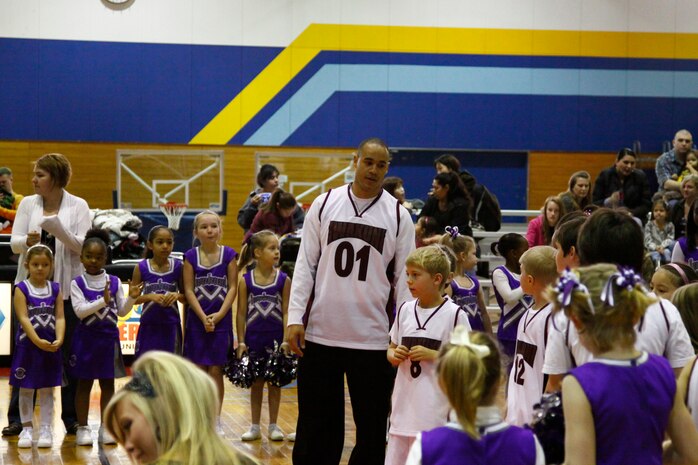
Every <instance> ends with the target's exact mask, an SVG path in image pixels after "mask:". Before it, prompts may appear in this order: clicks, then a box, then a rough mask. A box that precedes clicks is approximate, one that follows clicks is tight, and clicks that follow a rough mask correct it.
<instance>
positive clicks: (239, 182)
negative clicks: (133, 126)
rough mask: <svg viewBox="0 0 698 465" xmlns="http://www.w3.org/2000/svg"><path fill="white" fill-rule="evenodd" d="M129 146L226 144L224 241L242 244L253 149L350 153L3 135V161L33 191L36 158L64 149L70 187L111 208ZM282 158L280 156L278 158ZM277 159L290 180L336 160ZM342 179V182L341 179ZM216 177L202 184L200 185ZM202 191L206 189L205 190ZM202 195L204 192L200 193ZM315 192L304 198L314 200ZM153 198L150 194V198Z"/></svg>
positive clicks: (22, 187) (17, 183) (17, 182)
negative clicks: (119, 154) (120, 156)
mask: <svg viewBox="0 0 698 465" xmlns="http://www.w3.org/2000/svg"><path fill="white" fill-rule="evenodd" d="M119 149H128V150H137V149H138V150H140V149H144V150H152V149H157V150H211V149H216V150H223V152H224V162H223V165H224V171H223V179H224V187H225V189H227V190H228V213H227V216H226V217H225V218H223V221H224V230H225V235H224V236H223V243H224V244H226V245H229V246H231V247H234V248H235V249H239V248H240V247H239V246H240V243H241V242H242V236H243V234H242V230H241V229H240V227H239V226H238V225H237V211H238V209H239V208H240V206H242V204H243V202H244V201H245V199H246V198H247V195H248V194H249V193H250V191H251V190H252V189H253V188H254V187H255V186H256V182H255V177H256V172H255V153H256V152H265V153H289V152H291V153H320V154H328V153H335V154H350V153H352V149H344V150H342V149H318V148H293V149H289V148H286V147H284V148H273V147H271V148H270V147H230V146H220V147H219V146H195V145H156V144H122V143H119V144H112V143H74V142H27V141H0V166H9V167H10V168H12V170H13V172H14V187H15V191H17V192H19V193H20V194H32V193H33V192H34V190H33V188H32V186H31V177H32V169H33V166H32V162H33V161H34V160H36V159H37V158H39V157H40V156H41V155H43V154H45V153H49V152H60V153H62V154H64V155H65V156H67V157H68V158H69V159H70V162H71V165H72V167H73V178H72V180H71V182H70V184H69V186H68V191H70V192H71V193H73V194H75V195H78V196H80V197H82V198H84V199H85V200H87V202H88V203H89V205H90V208H112V191H113V190H114V189H115V188H116V172H117V170H116V151H117V150H119ZM279 160H282V159H279ZM284 160H286V161H280V162H279V166H278V168H279V170H280V171H281V173H283V174H287V175H288V176H289V180H299V181H300V180H316V179H318V173H322V174H323V175H324V174H325V173H327V172H328V170H329V169H331V168H332V166H334V164H336V163H334V162H332V161H331V157H328V158H327V159H323V158H319V159H318V158H310V157H309V158H300V159H295V158H288V159H284ZM340 183H341V182H340ZM215 185H217V182H216V183H207V182H203V183H200V184H199V188H200V189H202V190H204V191H205V190H206V189H209V188H210V187H211V186H215ZM202 192H203V191H202ZM202 195H203V194H202ZM312 198H314V196H312V197H309V198H308V199H304V200H303V202H310V201H311V200H312ZM149 200H150V199H148V201H149Z"/></svg>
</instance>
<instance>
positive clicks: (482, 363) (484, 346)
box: [405, 326, 545, 465]
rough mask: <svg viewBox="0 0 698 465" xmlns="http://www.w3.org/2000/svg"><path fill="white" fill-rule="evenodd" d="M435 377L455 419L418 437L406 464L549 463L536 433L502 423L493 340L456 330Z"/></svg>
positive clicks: (442, 353)
mask: <svg viewBox="0 0 698 465" xmlns="http://www.w3.org/2000/svg"><path fill="white" fill-rule="evenodd" d="M436 372H437V376H438V377H439V386H440V387H441V389H442V390H443V391H444V393H445V394H446V397H447V398H448V401H449V403H450V404H451V408H452V409H453V411H452V414H451V415H452V416H453V415H455V417H456V419H452V420H451V421H449V422H448V423H447V424H446V426H442V427H440V428H436V429H433V430H431V431H425V432H423V433H420V434H419V435H418V436H417V439H416V440H415V442H414V443H413V444H412V449H411V450H410V454H409V456H408V457H407V461H406V462H405V465H432V464H439V465H451V464H452V465H475V464H481V463H488V464H489V463H495V464H500V463H501V464H504V463H505V464H507V465H544V464H545V456H544V454H543V448H542V447H541V445H540V444H539V443H538V440H537V439H536V437H535V436H534V435H533V433H532V432H531V431H530V430H527V429H524V428H520V427H518V426H512V425H509V424H508V423H506V422H504V420H503V419H502V414H501V412H500V411H499V407H498V406H497V403H498V402H497V399H498V397H499V392H500V383H501V381H502V379H504V378H503V376H502V360H501V355H500V353H499V349H498V347H497V343H496V342H495V341H494V339H492V337H491V336H489V335H488V334H485V333H482V332H479V331H473V332H471V333H468V330H467V328H466V327H465V326H457V327H456V328H455V329H454V330H453V334H452V335H451V339H450V343H449V344H445V345H444V346H443V347H442V348H441V351H440V353H439V358H438V364H437V367H436Z"/></svg>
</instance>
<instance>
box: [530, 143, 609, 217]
mask: <svg viewBox="0 0 698 465" xmlns="http://www.w3.org/2000/svg"><path fill="white" fill-rule="evenodd" d="M615 159H616V154H615V153H576V152H575V153H571V152H564V153H563V152H531V153H529V156H528V208H529V209H532V210H535V209H539V208H541V207H542V206H543V202H545V199H546V198H548V197H549V196H551V195H557V194H559V193H560V192H564V191H566V190H567V187H568V184H567V183H568V182H569V179H570V176H571V175H572V173H574V172H575V171H580V170H585V171H588V172H589V174H590V175H591V179H592V185H593V182H594V180H595V179H596V176H598V174H599V173H600V172H601V170H603V169H606V168H608V167H609V166H611V165H613V163H614V162H615Z"/></svg>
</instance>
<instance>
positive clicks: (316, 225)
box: [287, 194, 328, 355]
mask: <svg viewBox="0 0 698 465" xmlns="http://www.w3.org/2000/svg"><path fill="white" fill-rule="evenodd" d="M325 195H328V194H325ZM324 198H325V197H324V195H323V196H320V197H318V198H317V199H315V201H314V202H313V204H312V205H311V207H310V210H309V211H308V214H307V215H306V217H305V223H304V225H303V234H302V236H301V246H300V250H299V251H298V258H297V259H296V266H295V269H294V270H293V282H292V283H291V298H290V302H289V305H288V323H287V327H288V339H289V340H288V342H289V344H290V346H291V350H293V352H295V353H296V354H298V355H302V349H303V348H305V328H304V326H303V315H305V311H306V307H307V305H308V300H309V299H310V294H311V292H312V291H313V289H314V287H315V273H316V272H317V266H318V260H319V259H320V251H321V248H322V239H321V235H320V217H319V210H320V207H321V205H322V200H324Z"/></svg>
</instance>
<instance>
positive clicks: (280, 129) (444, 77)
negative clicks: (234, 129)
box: [245, 64, 698, 145]
mask: <svg viewBox="0 0 698 465" xmlns="http://www.w3.org/2000/svg"><path fill="white" fill-rule="evenodd" d="M342 91H344V92H406V93H409V92H414V93H437V94H505V95H557V96H565V95H569V96H592V97H645V98H647V97H666V98H698V72H691V71H646V70H602V69H596V70H594V69H583V70H582V69H541V68H503V67H452V66H418V65H355V64H351V65H349V64H347V65H341V64H327V65H324V66H323V67H322V68H320V69H319V70H318V72H317V73H315V74H314V75H313V77H311V78H310V79H309V80H308V81H307V82H306V83H305V84H304V85H303V86H302V87H301V88H300V89H299V90H298V91H297V92H296V93H295V94H294V95H293V96H292V97H291V98H290V99H289V100H288V101H287V102H286V103H284V104H283V105H282V106H281V107H280V108H279V109H278V110H277V111H276V112H275V113H274V114H273V115H272V116H271V117H270V118H269V119H268V120H267V121H266V122H265V123H264V124H263V125H262V126H261V127H260V128H259V129H258V130H257V131H256V132H255V133H254V134H252V136H250V138H249V139H248V140H247V141H246V142H245V144H246V145H282V144H283V142H284V141H285V140H286V139H287V138H288V137H289V136H290V135H291V134H293V132H294V131H295V130H296V129H298V128H299V127H300V126H301V125H302V124H303V123H304V122H305V121H306V120H307V119H308V118H309V117H310V116H311V115H312V114H313V113H314V112H315V111H317V110H318V109H319V108H320V107H321V106H322V105H323V104H324V103H325V102H326V101H327V99H329V98H330V97H331V96H332V94H333V93H334V92H342Z"/></svg>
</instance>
